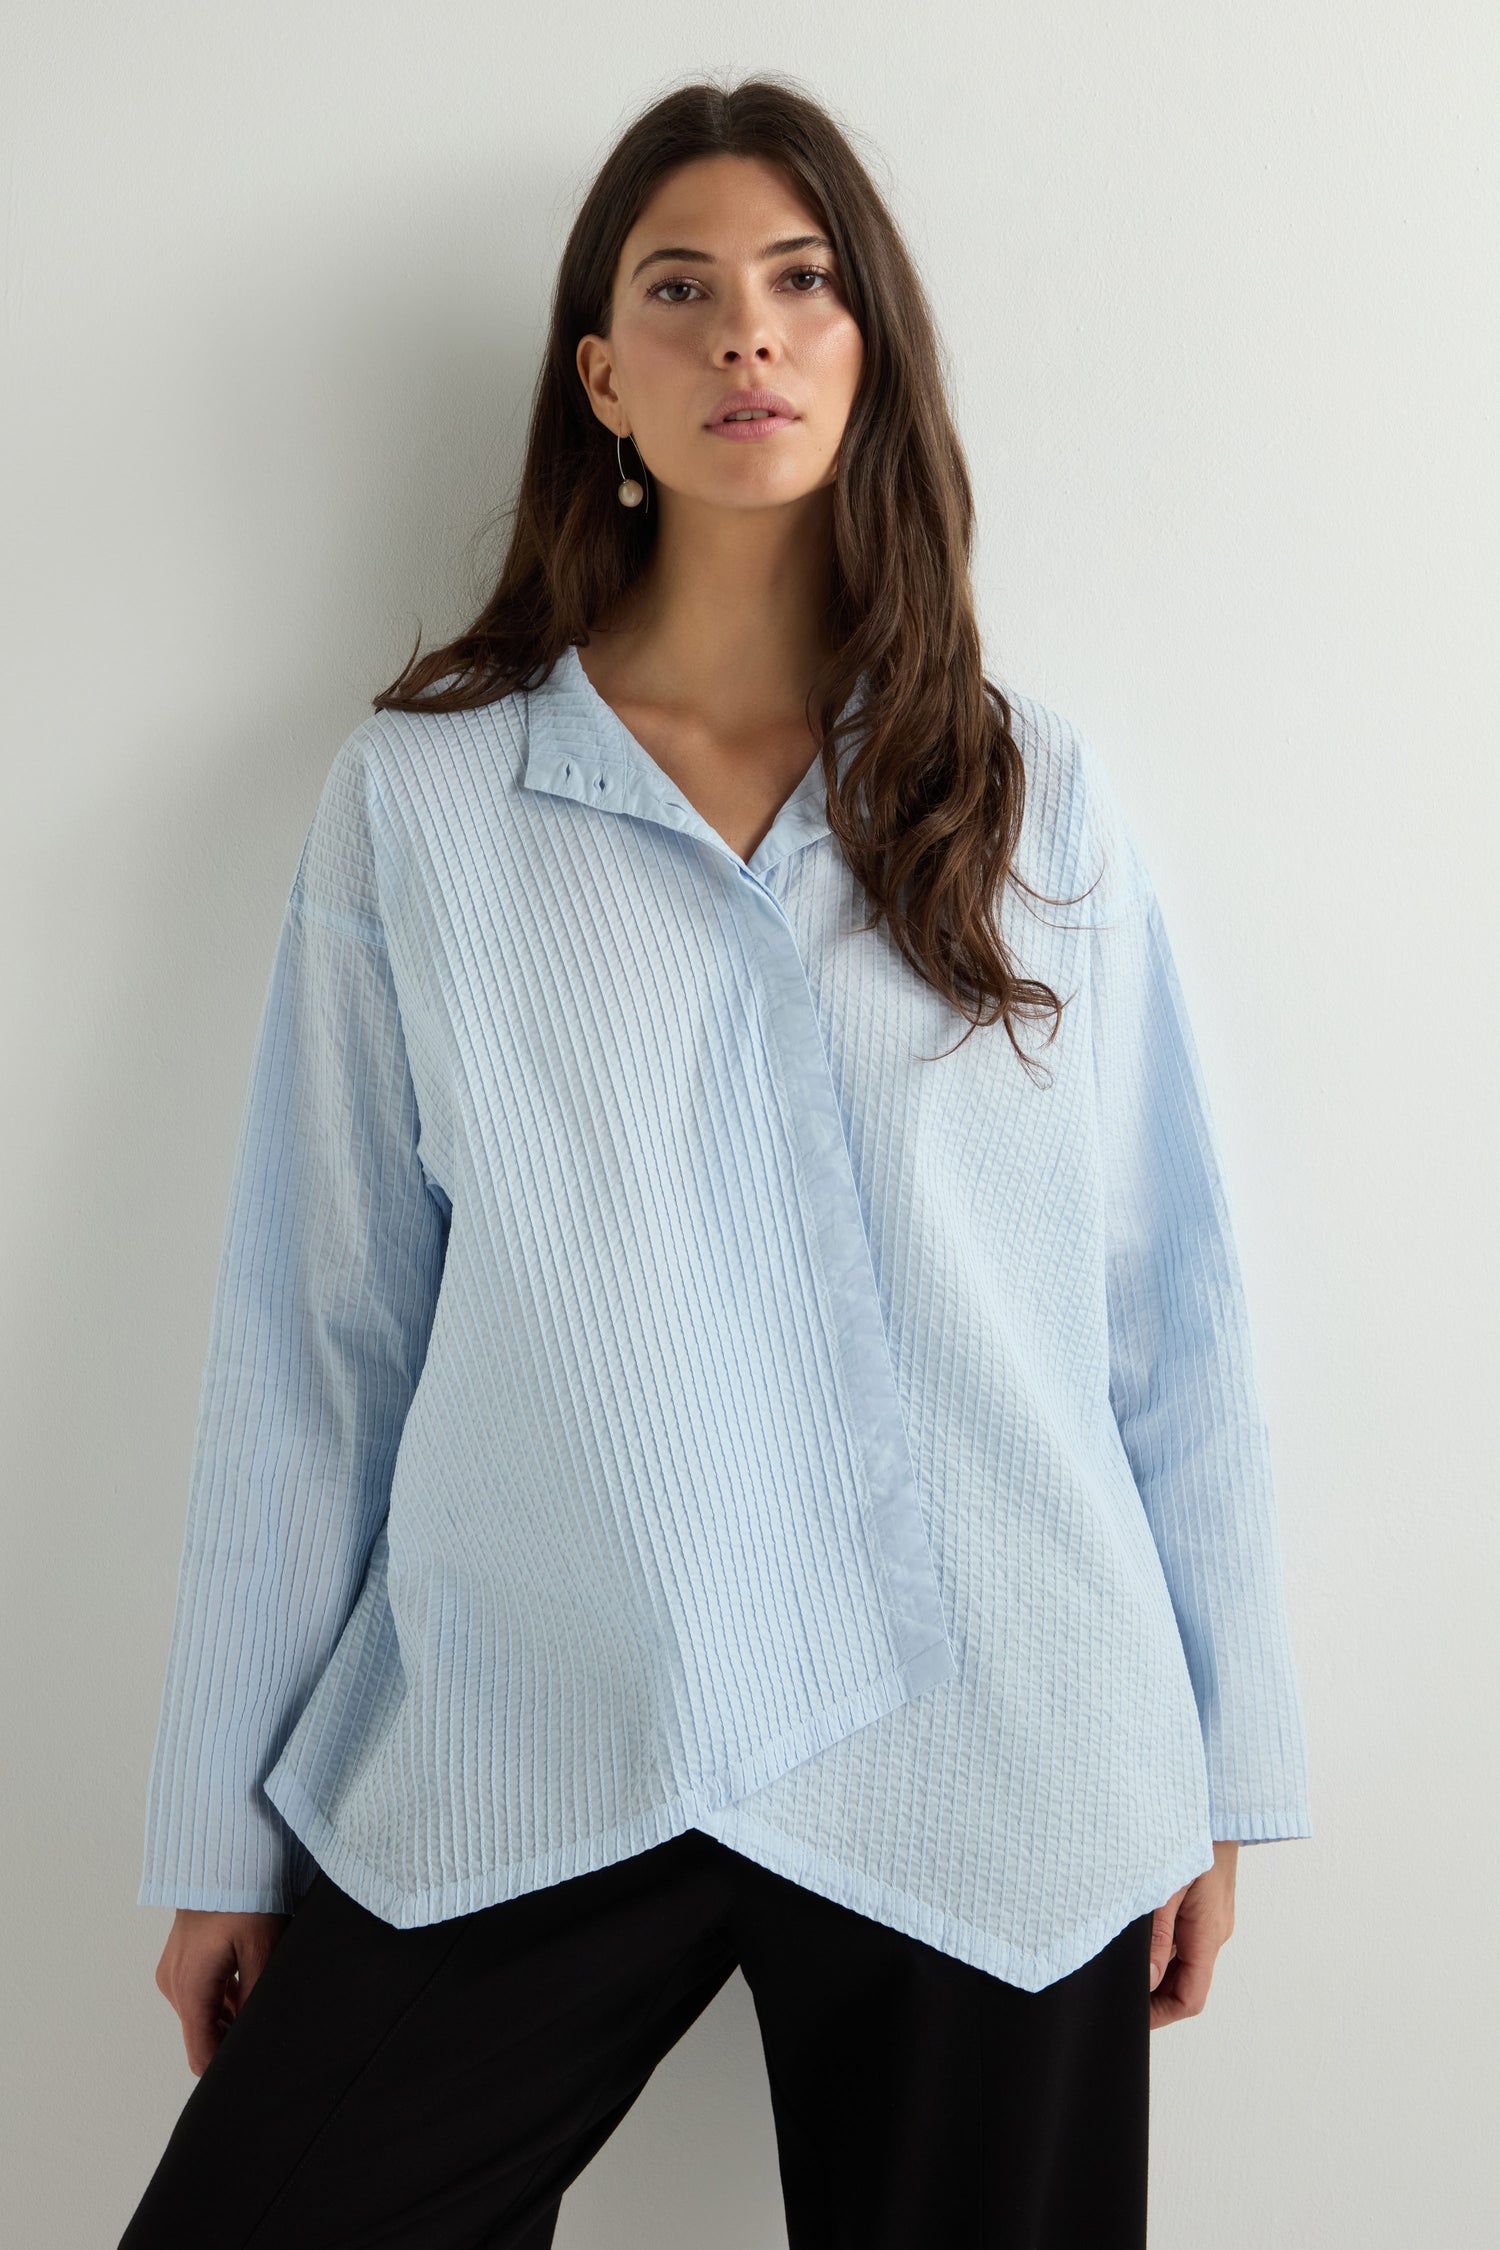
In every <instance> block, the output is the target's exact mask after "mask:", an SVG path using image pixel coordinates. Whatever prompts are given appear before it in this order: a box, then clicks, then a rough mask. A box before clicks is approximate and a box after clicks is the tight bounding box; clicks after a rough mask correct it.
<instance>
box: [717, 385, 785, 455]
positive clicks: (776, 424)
mask: <svg viewBox="0 0 1500 2250" xmlns="http://www.w3.org/2000/svg"><path fill="white" fill-rule="evenodd" d="M752 406H755V407H764V408H765V409H766V412H765V417H764V419H763V420H761V421H757V422H726V421H725V419H724V417H725V415H726V414H738V413H741V412H743V411H744V409H745V408H746V407H752ZM800 419H801V417H800V416H799V415H798V413H797V410H796V408H795V407H794V406H793V405H792V403H791V401H790V399H785V398H783V397H782V395H781V393H780V392H779V391H726V392H725V394H724V396H723V398H721V399H720V401H719V403H718V405H717V406H716V407H715V408H714V410H713V414H712V416H711V417H710V419H709V420H708V421H707V422H705V423H704V425H703V427H704V428H705V429H706V430H707V431H708V433H709V435H710V437H721V438H729V439H731V440H735V441H737V442H739V443H740V444H744V443H745V441H746V440H747V439H748V440H749V441H750V442H751V443H752V444H753V443H754V442H755V440H756V439H757V438H767V437H770V436H772V435H773V433H774V432H775V431H777V430H787V429H790V428H791V426H792V424H793V423H794V422H796V421H798V420H800Z"/></svg>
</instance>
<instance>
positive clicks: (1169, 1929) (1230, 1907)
mask: <svg viewBox="0 0 1500 2250" xmlns="http://www.w3.org/2000/svg"><path fill="white" fill-rule="evenodd" d="M1239 1856H1240V1847H1239V1845H1238V1844H1237V1843H1227V1842H1226V1843H1217V1842H1216V1843H1215V1845H1214V1863H1213V1866H1212V1867H1208V1868H1205V1869H1204V1871H1203V1873H1202V1874H1201V1875H1197V1876H1195V1877H1194V1878H1193V1880H1192V1882H1191V1883H1185V1884H1184V1885H1183V1887H1182V1889H1181V1890H1180V1891H1174V1892H1173V1893H1172V1896H1171V1897H1170V1898H1169V1899H1168V1900H1167V1903H1166V1905H1165V1906H1159V1907H1158V1908H1157V1909H1156V1913H1155V1915H1154V1916H1153V1918H1152V1923H1151V1983H1152V1993H1151V2029H1152V2030H1153V2031H1156V2030H1158V2029H1159V2028H1160V2027H1161V2025H1162V2024H1164V2023H1176V2022H1177V2021H1178V2019H1179V2018H1180V2017H1182V2016H1196V2015H1198V2014H1200V2013H1201V2012H1202V2008H1203V2003H1204V2001H1205V2000H1206V1999H1207V1998H1208V1987H1209V1983H1210V1981H1211V1979H1212V1977H1213V1973H1214V1961H1215V1959H1216V1958H1217V1956H1218V1951H1219V1947H1220V1946H1221V1945H1222V1944H1223V1943H1224V1940H1225V1939H1226V1938H1227V1937H1228V1936H1229V1935H1230V1933H1231V1931H1232V1930H1233V1928H1234V1878H1235V1870H1236V1867H1237V1864H1238V1861H1239Z"/></svg>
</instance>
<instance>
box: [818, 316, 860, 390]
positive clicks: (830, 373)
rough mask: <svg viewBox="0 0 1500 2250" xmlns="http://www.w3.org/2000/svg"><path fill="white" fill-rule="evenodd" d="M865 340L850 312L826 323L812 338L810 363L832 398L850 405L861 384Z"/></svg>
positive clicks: (821, 384)
mask: <svg viewBox="0 0 1500 2250" xmlns="http://www.w3.org/2000/svg"><path fill="white" fill-rule="evenodd" d="M864 359H865V340H864V338H863V336H861V334H860V332H859V329H858V327H857V326H856V324H855V322H854V321H853V320H851V319H850V317H849V315H848V314H847V313H840V314H839V315H838V317H837V318H836V319H832V320H829V321H826V322H824V324H823V325H822V326H821V327H820V328H819V329H818V331H817V332H816V333H815V334H814V335H813V336H812V337H811V338H810V339H809V341H808V365H809V367H810V368H811V369H812V370H813V372H814V373H815V374H816V376H817V379H818V382H819V384H820V386H823V387H825V388H826V390H827V393H828V396H829V398H830V399H833V398H837V399H838V400H839V402H840V403H841V404H842V405H844V406H845V407H847V405H848V403H849V401H850V400H851V399H852V398H853V396H854V393H855V391H856V390H857V389H858V387H859V378H860V373H861V371H862V369H863V367H864Z"/></svg>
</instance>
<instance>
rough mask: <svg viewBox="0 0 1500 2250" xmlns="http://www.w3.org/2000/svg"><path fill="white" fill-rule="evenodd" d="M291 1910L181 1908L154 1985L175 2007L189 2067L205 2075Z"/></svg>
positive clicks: (285, 1923)
mask: <svg viewBox="0 0 1500 2250" xmlns="http://www.w3.org/2000/svg"><path fill="white" fill-rule="evenodd" d="M290 1920H291V1916H290V1914H217V1913H212V1914H211V1913H208V1912H205V1911H202V1910H200V1909H199V1908H197V1907H192V1906H179V1907H178V1909H177V1913H176V1916H175V1917H174V1919H173V1923H172V1927H171V1930H170V1932H169V1933H168V1936H167V1942H166V1944H165V1945H164V1946H163V1948H162V1956H161V1959H160V1960H159V1961H158V1962H157V1964H156V1985H157V1990H158V1991H159V1992H161V1993H162V1994H163V1995H164V1996H165V1998H166V1999H168V2000H170V2001H171V2003H172V2006H173V2007H174V2008H175V2009H176V2010H177V2014H178V2018H179V2020H180V2022H181V2024H182V2043H183V2045H184V2046H185V2047H186V2049H187V2059H188V2067H189V2068H190V2069H191V2071H192V2073H193V2076H194V2077H195V2078H201V2077H202V2076H203V2073H204V2072H205V2070H207V2068H208V2066H209V2064H210V2063H211V2062H212V2061H213V2059H214V2056H215V2055H216V2054H217V2053H218V2051H219V2042H220V2040H221V2039H222V2038H223V2036H224V2034H225V2032H226V2031H227V2030H228V2029H229V2027H230V2025H231V2024H232V2023H233V2022H234V2019H235V2017H236V2016H237V2015H238V2014H239V2012H240V2010H241V2008H243V2006H244V2005H245V2002H246V2001H247V2000H248V1999H249V1997H250V1993H251V1991H252V1989H253V1987H254V1985H255V1981H256V1978H257V1977H258V1976H259V1975H260V1972H261V1970H262V1969H263V1968H264V1967H265V1965H266V1963H267V1961H269V1959H270V1958H271V1954H272V1952H273V1951H274V1950H275V1947H276V1944H277V1941H278V1940H279V1938H280V1936H281V1933H282V1931H283V1930H284V1929H285V1928H286V1926H287V1924H288V1922H289V1921H290Z"/></svg>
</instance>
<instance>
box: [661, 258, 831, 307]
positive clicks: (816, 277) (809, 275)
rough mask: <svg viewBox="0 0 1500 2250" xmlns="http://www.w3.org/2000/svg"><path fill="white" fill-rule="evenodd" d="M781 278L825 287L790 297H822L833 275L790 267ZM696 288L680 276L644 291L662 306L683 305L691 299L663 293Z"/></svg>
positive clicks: (814, 268)
mask: <svg viewBox="0 0 1500 2250" xmlns="http://www.w3.org/2000/svg"><path fill="white" fill-rule="evenodd" d="M783 278H784V279H786V280H788V281H812V282H813V283H815V284H817V283H822V284H824V285H825V286H823V287H821V288H820V287H816V286H815V287H813V288H811V289H794V290H793V291H792V295H793V296H794V297H824V296H826V295H827V294H828V291H829V290H830V289H831V288H832V287H833V275H832V274H831V273H830V272H829V271H828V269H827V267H826V266H792V267H790V268H789V269H788V271H787V273H786V274H785V276H784V277H783ZM698 288H699V285H698V283H697V282H696V281H690V280H688V278H687V277H686V275H681V274H680V275H678V276H677V278H676V279H675V280H670V281H654V282H653V283H652V284H651V286H650V288H649V289H648V290H647V291H646V295H647V296H648V297H655V298H656V299H657V301H658V302H659V303H660V304H663V305H683V304H690V303H691V302H692V300H691V298H687V297H668V296H665V295H664V294H663V292H664V291H665V290H668V289H698ZM699 294H700V295H701V294H702V291H701V289H700V290H699Z"/></svg>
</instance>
